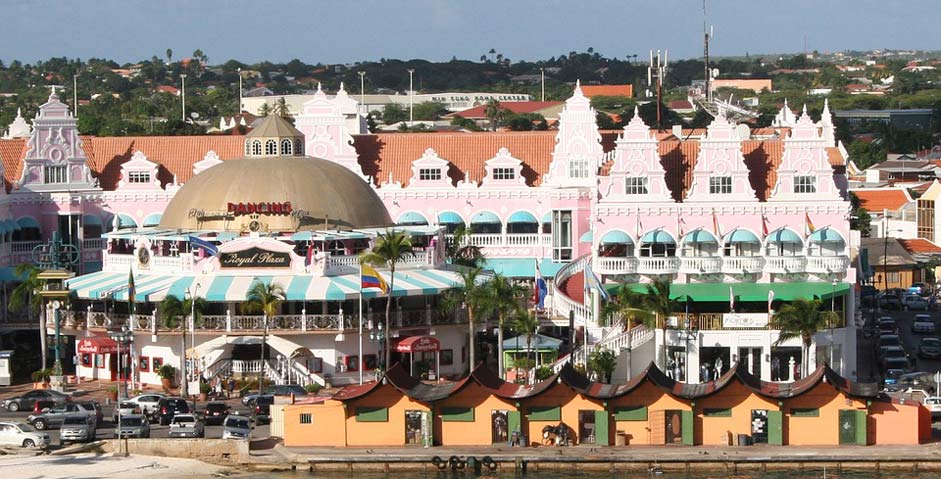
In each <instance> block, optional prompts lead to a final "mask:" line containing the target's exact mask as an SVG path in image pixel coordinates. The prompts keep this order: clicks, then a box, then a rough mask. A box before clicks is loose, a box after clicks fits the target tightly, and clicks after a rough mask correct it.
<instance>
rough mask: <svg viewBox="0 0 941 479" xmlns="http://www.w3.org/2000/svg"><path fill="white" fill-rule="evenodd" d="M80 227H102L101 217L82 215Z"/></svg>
mask: <svg viewBox="0 0 941 479" xmlns="http://www.w3.org/2000/svg"><path fill="white" fill-rule="evenodd" d="M82 225H84V226H93V225H97V226H104V225H102V224H101V217H100V216H98V215H82Z"/></svg>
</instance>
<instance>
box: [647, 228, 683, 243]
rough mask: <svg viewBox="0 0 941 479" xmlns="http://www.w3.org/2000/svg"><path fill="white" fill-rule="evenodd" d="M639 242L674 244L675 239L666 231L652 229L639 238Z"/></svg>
mask: <svg viewBox="0 0 941 479" xmlns="http://www.w3.org/2000/svg"><path fill="white" fill-rule="evenodd" d="M640 242H641V243H660V244H676V241H675V240H674V239H673V237H672V236H670V235H669V234H668V233H667V232H666V231H663V230H654V231H651V232H649V233H647V234H645V235H644V238H643V239H641V240H640Z"/></svg>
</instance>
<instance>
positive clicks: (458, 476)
mask: <svg viewBox="0 0 941 479" xmlns="http://www.w3.org/2000/svg"><path fill="white" fill-rule="evenodd" d="M233 477H235V478H238V479H262V478H271V479H477V478H481V479H486V478H491V479H573V478H576V477H577V478H578V479H602V478H619V479H650V478H658V479H719V478H733V479H822V478H823V479H873V478H885V479H916V478H934V477H941V474H939V473H937V472H929V471H925V472H920V473H912V472H897V471H885V470H884V471H882V472H881V473H878V472H876V471H872V470H858V471H854V470H847V469H844V470H843V471H842V472H839V471H833V470H824V469H822V468H821V469H804V470H803V471H773V472H772V471H768V472H749V473H739V474H733V475H730V474H726V473H723V472H718V471H715V472H691V473H689V474H687V473H685V472H663V473H660V472H657V471H651V472H640V473H638V472H634V473H608V472H577V473H573V472H563V471H551V472H546V471H543V472H527V473H502V474H482V475H479V476H478V475H475V474H473V473H468V472H452V471H443V472H436V473H422V472H405V473H402V472H397V473H389V474H382V473H363V472H357V473H345V472H329V473H328V472H317V473H310V472H306V471H304V472H302V471H297V472H280V473H265V474H238V475H236V476H233Z"/></svg>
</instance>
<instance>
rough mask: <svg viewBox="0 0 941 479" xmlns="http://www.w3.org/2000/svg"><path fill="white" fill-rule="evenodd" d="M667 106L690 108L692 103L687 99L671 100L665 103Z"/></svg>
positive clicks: (682, 108)
mask: <svg viewBox="0 0 941 479" xmlns="http://www.w3.org/2000/svg"><path fill="white" fill-rule="evenodd" d="M667 108H669V109H671V110H692V109H693V104H692V103H690V102H689V100H673V101H671V102H670V103H668V104H667Z"/></svg>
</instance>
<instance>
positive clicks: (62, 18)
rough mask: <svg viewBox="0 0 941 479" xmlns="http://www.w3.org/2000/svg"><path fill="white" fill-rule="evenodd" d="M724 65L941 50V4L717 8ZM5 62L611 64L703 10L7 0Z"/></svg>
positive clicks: (883, 1) (495, 3)
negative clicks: (488, 55)
mask: <svg viewBox="0 0 941 479" xmlns="http://www.w3.org/2000/svg"><path fill="white" fill-rule="evenodd" d="M708 8H709V23H711V24H712V25H714V26H715V41H714V43H713V47H712V51H713V52H714V54H716V55H741V54H744V53H746V52H749V53H752V54H754V53H768V52H799V51H802V50H803V44H804V38H805V36H806V40H807V46H808V50H814V49H817V50H820V51H837V50H844V49H857V50H867V49H875V48H897V49H904V48H914V49H941V42H939V41H938V40H937V38H938V37H937V32H938V30H939V29H941V2H939V0H907V1H901V0H783V1H782V0H779V1H768V0H710V2H709V6H708ZM0 15H2V16H3V17H5V21H4V22H3V27H2V28H0V60H3V61H4V62H7V63H8V62H9V61H10V60H13V59H19V60H21V61H25V62H34V61H36V60H42V59H47V58H49V57H52V56H68V57H80V58H89V57H105V58H111V59H114V60H116V61H118V62H128V61H136V60H141V59H146V58H150V57H151V56H153V55H157V56H160V57H163V56H164V52H165V51H166V49H167V48H172V49H173V52H174V57H175V58H182V57H184V56H189V55H190V54H191V53H192V52H193V51H194V50H195V49H197V48H199V49H202V50H203V52H205V53H206V55H208V56H209V59H210V63H221V62H224V61H225V60H228V59H231V58H235V59H238V60H241V61H245V62H255V61H259V60H263V59H267V60H271V61H287V60H290V59H292V58H299V59H301V60H303V61H305V62H308V63H316V62H323V63H347V62H354V61H359V60H378V59H379V58H382V57H385V58H399V59H410V58H424V59H429V60H448V59H450V58H451V57H452V56H457V57H458V58H462V59H472V60H476V59H478V58H479V57H480V55H481V54H484V53H485V52H486V51H488V50H489V49H490V48H491V47H492V48H495V49H496V50H497V51H499V52H501V53H503V54H504V55H505V56H506V57H508V58H510V59H512V60H522V59H527V60H534V59H543V58H548V57H550V56H558V55H560V54H564V53H568V52H569V51H573V50H574V51H584V50H586V49H587V48H588V47H593V48H594V49H595V51H598V52H600V53H602V54H604V55H606V56H617V57H620V58H623V57H624V55H628V54H638V55H644V54H645V53H646V52H647V51H648V50H650V49H658V48H659V49H669V50H670V52H671V53H670V57H671V58H677V59H679V58H690V57H698V56H701V54H702V2H701V1H700V0H654V1H650V0H620V1H618V0H566V1H562V0H542V1H532V0H460V1H459V0H401V1H396V0H385V1H382V0H334V1H320V0H280V1H277V2H274V1H272V2H266V1H263V0H254V1H246V0H147V1H142V0H81V1H80V0H0Z"/></svg>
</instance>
